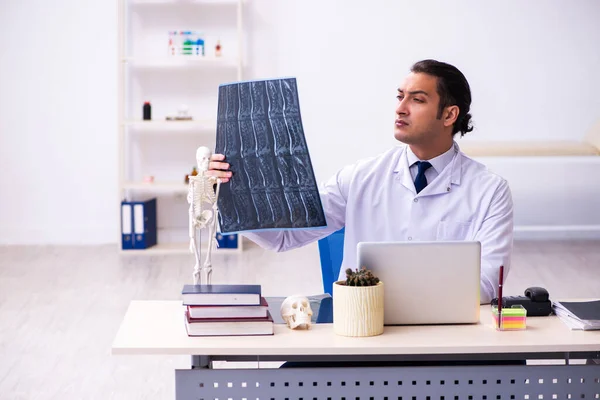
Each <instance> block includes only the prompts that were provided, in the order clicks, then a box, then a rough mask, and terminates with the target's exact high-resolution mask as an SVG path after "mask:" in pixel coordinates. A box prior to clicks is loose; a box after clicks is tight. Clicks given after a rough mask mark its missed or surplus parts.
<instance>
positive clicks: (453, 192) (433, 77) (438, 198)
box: [208, 60, 513, 303]
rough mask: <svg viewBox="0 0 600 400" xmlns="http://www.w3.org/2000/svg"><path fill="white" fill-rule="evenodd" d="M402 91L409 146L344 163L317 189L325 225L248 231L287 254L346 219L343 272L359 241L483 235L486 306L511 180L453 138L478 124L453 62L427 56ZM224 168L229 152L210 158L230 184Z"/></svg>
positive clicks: (398, 129)
mask: <svg viewBox="0 0 600 400" xmlns="http://www.w3.org/2000/svg"><path fill="white" fill-rule="evenodd" d="M397 98H398V103H397V106H396V118H395V121H394V136H395V138H396V139H397V140H399V141H400V142H402V143H405V144H406V145H407V146H399V147H395V148H393V149H390V150H388V151H386V152H385V153H383V154H381V155H379V156H377V157H375V158H371V159H368V160H362V161H359V162H357V163H356V164H354V165H350V166H347V167H345V168H342V169H341V170H340V171H339V172H338V173H337V174H335V175H334V176H333V177H332V178H331V179H330V180H329V181H328V182H327V183H325V185H324V186H322V187H321V189H320V195H321V201H322V204H323V209H324V212H325V215H326V218H327V228H326V229H313V230H294V231H279V232H277V231H269V232H252V233H245V234H244V235H245V236H246V237H248V238H249V239H251V240H252V241H254V242H256V243H257V244H259V245H260V246H262V247H265V248H267V249H271V250H275V251H285V250H290V249H293V248H296V247H300V246H303V245H305V244H308V243H310V242H313V241H315V240H318V239H321V238H323V237H326V236H328V235H329V234H331V233H332V232H335V231H337V230H338V229H340V228H342V227H344V226H345V227H346V230H345V237H344V261H343V264H342V267H341V270H340V274H344V270H345V269H346V268H353V269H354V268H355V267H356V245H357V244H358V243H359V242H361V241H410V240H419V241H433V240H477V241H479V242H481V252H482V254H481V303H489V302H490V300H491V299H492V298H494V297H496V296H497V293H496V291H497V287H498V273H499V268H500V266H501V265H504V274H505V275H506V274H508V270H509V268H510V262H511V253H512V246H513V203H512V196H511V193H510V189H509V187H508V184H507V182H506V180H504V179H503V178H501V177H500V176H498V175H495V174H494V173H492V172H490V171H488V170H487V168H486V167H485V166H484V165H482V164H480V163H478V162H477V161H474V160H472V159H470V158H469V157H467V156H466V155H464V154H463V153H462V152H461V151H460V149H459V147H458V145H457V144H456V142H455V141H454V136H455V135H456V134H460V135H461V136H463V135H465V134H466V133H468V132H471V131H472V130H473V128H472V126H471V123H470V120H471V115H470V114H469V109H470V105H471V90H470V87H469V84H468V82H467V80H466V78H465V77H464V75H463V74H462V73H461V72H460V71H459V70H458V69H457V68H456V67H454V66H452V65H449V64H446V63H442V62H438V61H435V60H423V61H419V62H417V63H416V64H414V65H413V66H412V68H411V73H410V74H409V75H408V76H407V77H406V78H405V80H404V82H403V83H402V84H401V85H400V87H399V88H398V95H397ZM228 169H229V165H228V164H227V162H226V160H224V157H223V155H221V154H215V155H213V156H212V159H211V163H210V166H209V171H208V173H209V174H211V175H213V176H217V177H220V178H222V179H223V181H224V182H227V181H228V180H229V178H230V177H231V171H229V170H228ZM432 276H433V275H432ZM342 278H343V277H341V278H340V279H342Z"/></svg>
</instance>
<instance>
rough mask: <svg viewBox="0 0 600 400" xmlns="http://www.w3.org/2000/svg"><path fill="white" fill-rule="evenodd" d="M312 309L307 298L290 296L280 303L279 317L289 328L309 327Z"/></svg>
mask: <svg viewBox="0 0 600 400" xmlns="http://www.w3.org/2000/svg"><path fill="white" fill-rule="evenodd" d="M312 315H313V311H312V309H311V308H310V302H309V301H308V298H306V297H304V296H290V297H288V298H286V299H285V300H284V301H283V303H282V304H281V317H282V318H283V320H284V321H285V323H286V324H287V326H288V328H290V329H310V324H311V317H312Z"/></svg>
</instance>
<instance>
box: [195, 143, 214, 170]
mask: <svg viewBox="0 0 600 400" xmlns="http://www.w3.org/2000/svg"><path fill="white" fill-rule="evenodd" d="M211 156H212V151H211V150H210V149H209V148H208V147H204V146H202V147H198V150H196V164H197V165H198V170H199V171H207V170H208V164H209V163H210V157H211Z"/></svg>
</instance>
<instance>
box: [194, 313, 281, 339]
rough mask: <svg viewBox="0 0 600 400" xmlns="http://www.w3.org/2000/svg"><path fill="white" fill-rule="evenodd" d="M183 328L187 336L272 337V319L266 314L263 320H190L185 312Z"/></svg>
mask: <svg viewBox="0 0 600 400" xmlns="http://www.w3.org/2000/svg"><path fill="white" fill-rule="evenodd" d="M185 328H186V330H187V334H188V336H248V335H272V334H273V318H272V317H271V314H270V313H269V312H267V316H266V317H265V318H210V319H209V318H202V319H196V318H190V316H189V314H188V312H187V311H186V312H185Z"/></svg>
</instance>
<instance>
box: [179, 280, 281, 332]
mask: <svg viewBox="0 0 600 400" xmlns="http://www.w3.org/2000/svg"><path fill="white" fill-rule="evenodd" d="M181 294H182V296H183V305H184V306H185V327H186V330H187V333H188V336H246V335H272V334H273V318H272V317H271V314H270V313H269V310H268V304H267V302H266V300H265V299H264V297H262V296H261V287H260V285H185V286H184V287H183V291H182V292H181Z"/></svg>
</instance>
